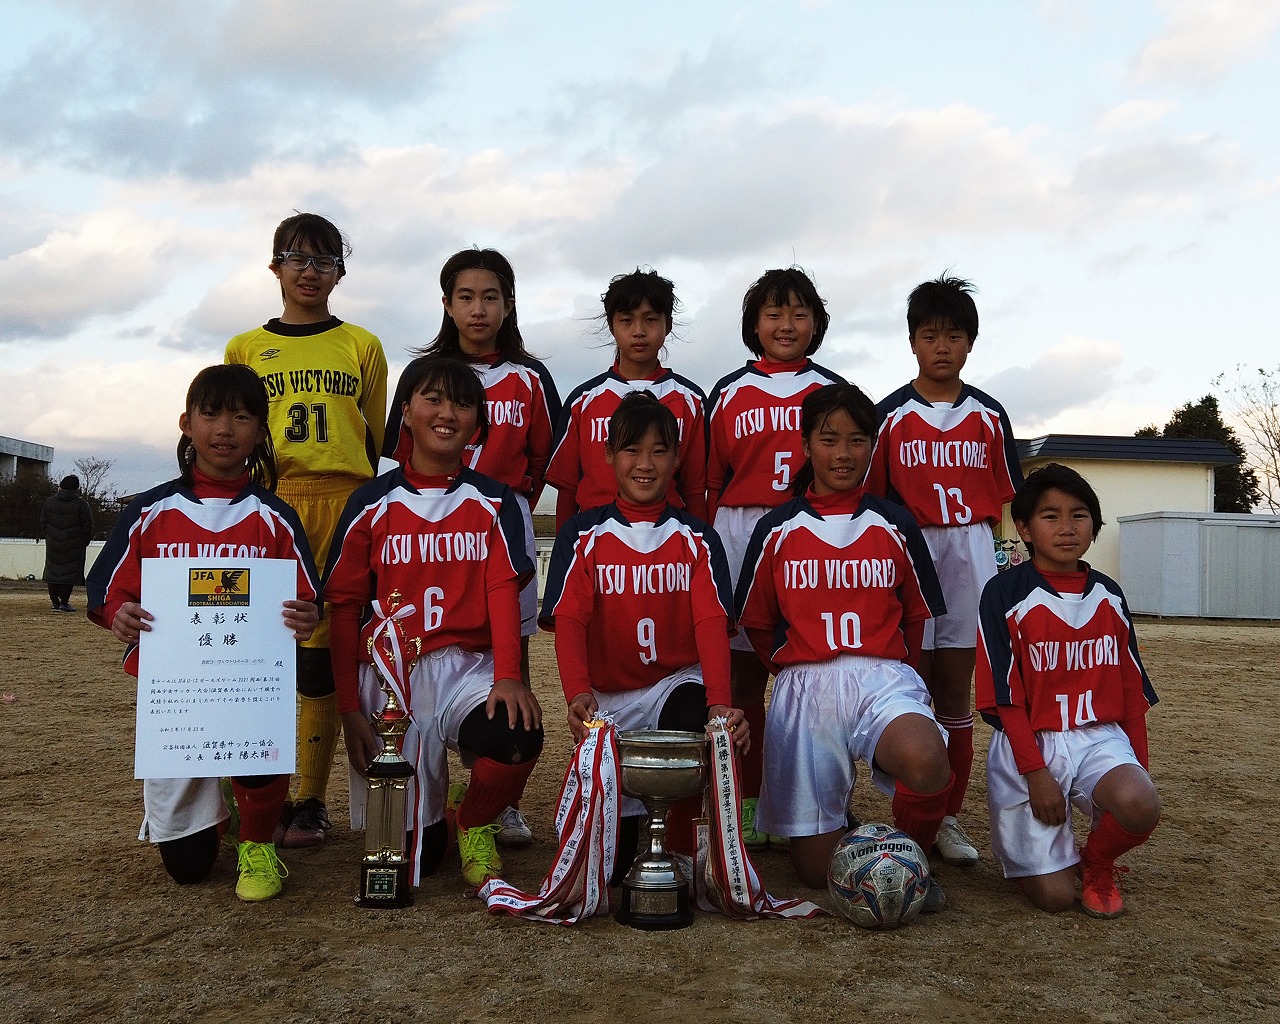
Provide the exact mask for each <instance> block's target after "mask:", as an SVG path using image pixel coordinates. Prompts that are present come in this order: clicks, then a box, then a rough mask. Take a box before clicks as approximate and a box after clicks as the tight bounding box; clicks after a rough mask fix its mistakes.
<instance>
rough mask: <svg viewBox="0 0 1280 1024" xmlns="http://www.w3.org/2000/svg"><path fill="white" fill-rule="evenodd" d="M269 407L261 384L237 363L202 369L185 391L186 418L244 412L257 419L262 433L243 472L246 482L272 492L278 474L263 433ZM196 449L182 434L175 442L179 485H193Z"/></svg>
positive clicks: (268, 436) (268, 435) (268, 440)
mask: <svg viewBox="0 0 1280 1024" xmlns="http://www.w3.org/2000/svg"><path fill="white" fill-rule="evenodd" d="M269 408H270V403H269V401H268V399H267V389H266V387H265V386H264V385H263V383H262V380H261V379H260V378H259V377H258V375H257V374H256V373H254V372H253V371H252V370H251V369H249V367H247V366H244V365H242V364H240V363H220V364H218V365H217V366H206V367H205V368H204V369H203V370H201V371H200V372H199V373H197V374H196V376H195V380H193V381H192V382H191V386H190V387H189V388H187V404H186V411H187V415H188V416H191V415H192V414H194V413H200V412H206V413H209V412H221V411H222V410H223V409H230V410H231V411H233V412H241V411H243V412H246V413H248V414H249V415H250V416H254V417H256V418H257V420H258V422H259V423H260V424H261V425H262V427H263V429H264V431H265V433H264V435H263V438H262V440H261V441H259V442H258V443H257V444H256V445H254V447H253V451H252V452H251V453H250V454H249V461H248V462H247V463H246V468H247V469H248V470H249V479H250V481H252V482H253V483H255V484H258V485H259V486H261V487H265V488H266V489H267V490H269V491H274V490H275V487H276V480H277V479H278V478H279V473H278V471H277V470H276V451H275V447H274V446H273V445H272V443H271V433H270V431H269V430H267V425H268V418H267V416H268V411H269ZM195 463H196V449H195V445H194V444H193V443H192V441H191V438H190V437H188V436H187V435H186V434H183V435H182V436H181V437H180V438H178V470H179V472H180V473H181V476H182V482H183V483H184V484H186V485H187V486H188V487H191V486H192V485H193V484H194V483H195V473H194V472H193V467H194V466H195Z"/></svg>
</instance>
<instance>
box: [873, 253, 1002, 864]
mask: <svg viewBox="0 0 1280 1024" xmlns="http://www.w3.org/2000/svg"><path fill="white" fill-rule="evenodd" d="M971 291H972V286H971V285H970V284H969V282H968V281H963V280H961V279H960V278H956V277H941V278H939V279H938V280H936V281H926V282H925V283H924V284H922V285H919V286H918V287H917V288H916V289H915V290H914V291H912V293H911V297H910V299H909V300H908V303H907V329H908V332H909V334H910V338H911V351H912V352H913V353H914V354H915V357H916V362H917V364H918V366H919V373H918V374H917V375H916V378H915V379H914V380H913V381H912V382H911V383H910V384H907V385H905V386H904V387H902V388H899V389H898V390H897V391H895V392H894V393H893V394H891V395H889V396H888V397H887V398H885V399H883V400H882V401H881V402H879V403H878V404H877V406H876V412H877V413H878V414H879V416H880V431H879V434H878V436H877V438H876V447H875V452H874V454H873V455H872V459H871V468H870V469H869V470H868V472H867V489H868V490H869V491H871V493H873V494H879V495H883V496H886V497H888V498H891V499H892V500H894V501H896V502H898V503H899V504H901V505H904V506H905V507H906V508H907V510H908V511H909V512H910V513H911V514H912V515H913V516H914V517H915V520H916V522H917V523H919V524H920V528H921V530H922V531H923V532H924V537H925V540H926V541H927V542H928V544H929V551H930V553H931V554H932V555H933V563H934V565H935V566H936V567H937V570H938V579H939V580H940V581H941V583H942V592H943V594H944V595H945V596H946V601H947V614H946V615H943V616H940V617H939V618H937V619H935V620H934V621H932V622H930V623H927V624H926V626H925V635H924V653H923V656H922V657H921V660H920V675H921V676H922V677H923V678H924V681H925V683H926V684H927V685H928V687H929V693H930V694H931V695H932V697H933V709H934V713H935V714H936V715H937V717H938V722H939V723H940V724H941V725H942V726H943V727H944V728H945V729H946V730H947V758H948V760H949V761H950V763H951V770H952V771H953V772H955V776H956V783H955V786H954V787H953V788H952V790H951V798H950V800H949V802H948V805H947V816H946V818H944V819H943V823H942V828H941V829H940V830H939V831H938V841H937V845H938V852H939V853H940V854H941V855H942V858H943V860H945V861H946V862H947V863H948V864H958V865H961V866H966V865H971V864H974V863H976V862H977V860H978V850H977V848H976V847H975V846H974V845H973V843H972V842H971V841H970V840H969V838H968V836H966V835H965V833H964V830H963V829H962V828H961V826H960V823H959V821H958V820H957V815H958V814H959V813H960V809H961V805H962V804H963V803H964V796H965V793H966V792H967V790H968V788H969V773H970V770H971V769H972V767H973V710H972V706H973V705H972V701H973V690H972V680H973V665H974V658H975V653H974V652H975V643H976V637H977V635H978V599H979V597H980V596H981V594H982V587H983V585H984V584H985V583H986V582H987V580H989V579H990V578H991V577H992V576H994V575H995V573H996V561H995V547H994V544H993V542H992V533H991V527H992V524H994V523H996V522H999V520H1000V516H1001V512H1002V509H1003V507H1004V505H1005V503H1006V502H1008V501H1009V499H1010V498H1012V497H1013V494H1014V491H1016V490H1017V489H1018V485H1019V484H1020V483H1021V482H1022V471H1021V469H1020V467H1019V465H1018V453H1017V450H1016V448H1015V447H1014V440H1013V429H1012V428H1011V427H1010V425H1009V417H1008V416H1007V415H1006V414H1005V411H1004V409H1003V408H1001V406H1000V403H998V402H997V401H996V400H995V399H993V398H991V396H989V395H986V394H983V393H982V392H981V391H979V390H977V389H976V388H973V387H970V386H969V385H968V384H965V383H964V381H962V380H961V379H960V371H961V370H962V369H964V365H965V360H966V359H967V358H968V356H969V353H970V352H972V351H973V342H974V340H975V339H976V338H977V337H978V309H977V306H976V305H975V304H974V301H973V297H972V295H971V294H970V292H971Z"/></svg>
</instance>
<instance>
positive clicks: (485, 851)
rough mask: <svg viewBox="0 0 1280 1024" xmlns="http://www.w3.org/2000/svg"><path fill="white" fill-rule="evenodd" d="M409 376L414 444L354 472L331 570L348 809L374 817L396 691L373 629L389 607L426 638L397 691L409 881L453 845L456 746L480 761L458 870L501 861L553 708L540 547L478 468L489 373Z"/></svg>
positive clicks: (404, 628) (463, 812)
mask: <svg viewBox="0 0 1280 1024" xmlns="http://www.w3.org/2000/svg"><path fill="white" fill-rule="evenodd" d="M412 367H413V374H412V376H411V377H410V378H407V379H403V380H402V381H401V385H402V391H401V393H402V394H404V395H406V396H407V397H406V398H405V399H404V400H403V402H402V404H401V415H402V417H403V422H404V425H405V427H406V428H407V429H408V431H409V434H410V436H411V437H412V438H413V450H412V453H411V454H410V455H409V458H408V460H407V461H406V462H405V464H404V465H403V466H401V467H398V468H396V469H394V470H392V471H391V472H389V473H386V474H384V475H382V476H380V477H378V478H377V479H375V480H372V481H370V482H369V483H367V484H365V485H364V486H363V487H361V488H359V489H358V490H357V491H356V492H355V493H354V494H353V495H352V496H351V499H350V500H349V501H348V502H347V507H346V509H345V511H344V512H343V514H342V518H341V519H340V520H339V523H338V530H337V534H336V537H335V539H334V543H333V547H332V548H331V550H330V555H329V562H328V567H327V569H326V573H325V584H324V596H325V601H326V602H327V603H329V604H330V605H331V606H332V611H331V616H332V618H331V625H330V631H331V636H332V650H333V669H334V680H335V683H336V684H337V692H338V711H339V714H340V715H341V716H342V724H343V738H344V740H345V742H346V746H347V757H348V760H349V761H350V764H351V769H352V778H351V782H352V785H351V822H352V826H353V827H356V828H360V827H363V825H364V821H365V800H366V796H367V784H366V782H365V779H364V773H365V771H366V769H367V767H368V766H369V764H370V763H371V762H372V761H373V759H374V757H375V756H377V754H378V753H379V751H381V749H382V744H381V742H380V741H379V740H378V738H377V737H376V736H375V734H374V731H373V728H372V726H371V725H370V716H371V714H372V713H373V712H374V711H376V710H378V709H379V708H381V707H382V703H383V700H384V699H385V697H384V694H383V692H382V690H381V688H380V687H379V685H378V681H377V675H376V673H375V671H374V667H373V664H372V655H371V653H370V647H369V644H370V641H371V640H372V639H373V637H374V635H375V633H377V632H379V631H380V630H382V629H385V626H386V620H387V619H388V618H394V619H395V620H396V621H397V624H398V625H399V626H400V627H401V628H400V629H399V630H398V631H397V632H399V633H400V634H401V635H402V636H403V638H404V641H405V643H406V645H407V646H408V647H409V648H410V649H412V650H414V651H417V652H420V653H419V656H418V657H417V660H416V661H415V662H414V663H413V664H412V666H411V667H410V668H409V669H408V671H407V673H405V686H404V689H405V690H406V691H407V692H405V693H404V694H402V695H400V696H403V698H404V699H403V701H402V702H401V703H402V705H403V706H404V708H405V710H407V711H408V713H409V714H410V716H411V717H412V724H411V725H410V726H409V729H408V732H407V733H406V734H405V739H404V742H403V753H404V756H405V759H406V760H408V761H409V763H410V764H412V765H413V766H414V769H415V774H414V778H413V779H412V780H410V784H409V790H408V794H407V806H406V821H405V830H406V831H407V832H408V833H409V834H410V840H409V853H410V857H411V862H412V865H413V868H412V877H411V882H412V884H413V885H417V884H418V882H419V879H420V877H421V875H422V874H429V873H430V872H432V871H434V870H435V868H436V867H437V866H439V864H440V862H441V860H443V858H444V854H445V851H446V850H447V848H448V839H449V836H448V826H447V824H446V821H445V802H446V793H447V789H448V782H449V777H448V750H449V749H452V750H455V751H457V752H458V753H459V754H460V755H461V757H462V759H463V763H464V764H467V765H468V766H469V767H470V768H471V785H470V786H469V787H468V789H467V794H466V797H465V798H464V799H463V801H462V803H461V804H460V805H459V806H458V808H457V812H456V818H455V821H456V825H457V831H458V848H459V852H460V853H461V856H462V877H463V879H464V880H465V881H466V882H467V883H468V884H469V885H473V886H479V885H481V884H483V883H484V882H485V880H486V879H488V878H492V877H494V876H495V875H497V874H498V872H499V871H501V869H502V861H501V859H500V858H499V856H498V852H497V847H496V845H495V837H496V834H497V831H498V828H499V826H498V825H497V824H496V823H495V821H494V819H496V818H497V817H498V816H499V814H500V813H501V812H502V810H503V809H504V808H505V807H508V806H511V805H513V804H514V803H515V802H516V801H517V800H518V799H519V796H520V793H521V791H522V790H523V789H524V784H525V781H526V780H527V779H528V777H529V775H530V773H531V772H532V771H533V767H534V765H535V763H536V762H537V759H538V755H539V754H540V753H541V752H542V710H541V708H540V707H539V706H538V701H537V698H535V697H534V695H533V692H532V691H531V690H530V689H529V688H528V687H526V686H524V685H523V684H522V683H521V681H520V604H519V592H520V587H521V586H523V584H524V583H525V582H526V581H527V580H528V579H529V578H530V577H531V575H532V573H533V571H534V569H533V563H532V561H531V560H530V559H529V557H528V555H527V554H526V552H525V537H524V522H523V516H522V513H521V510H520V506H519V504H518V502H517V501H516V497H515V494H514V492H512V490H511V488H509V487H507V486H506V485H505V484H500V483H498V482H496V481H494V480H491V479H490V478H489V477H486V476H483V475H481V474H479V473H477V472H475V471H474V470H471V469H469V468H467V466H466V465H465V464H464V461H463V453H464V451H465V450H466V447H467V445H468V444H469V443H471V442H472V439H473V438H477V435H478V439H479V443H483V442H484V439H485V437H486V436H487V433H488V427H489V417H488V410H487V406H486V402H485V393H484V386H483V385H482V384H481V382H480V379H479V378H478V377H477V376H476V374H475V371H474V370H472V368H471V367H470V366H469V365H468V364H466V363H464V362H461V361H459V360H456V359H448V358H427V359H419V360H416V361H415V362H414V363H413V364H412Z"/></svg>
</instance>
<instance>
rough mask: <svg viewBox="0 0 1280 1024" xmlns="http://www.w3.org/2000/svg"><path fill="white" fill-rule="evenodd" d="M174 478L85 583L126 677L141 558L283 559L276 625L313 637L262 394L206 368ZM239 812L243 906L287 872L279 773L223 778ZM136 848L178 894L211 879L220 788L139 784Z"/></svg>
mask: <svg viewBox="0 0 1280 1024" xmlns="http://www.w3.org/2000/svg"><path fill="white" fill-rule="evenodd" d="M178 426H179V429H181V431H182V437H181V439H180V440H179V441H178V466H179V468H180V469H181V471H182V475H181V476H179V477H178V479H176V480H171V481H169V482H168V483H166V484H161V485H160V486H158V487H153V488H152V489H151V490H149V491H146V492H144V493H143V494H140V495H138V497H136V498H135V499H134V500H133V501H132V502H131V503H130V505H129V507H128V508H126V509H125V511H124V512H123V513H122V514H121V516H120V518H119V519H118V520H117V522H116V525H115V528H114V529H113V530H112V531H111V536H110V537H109V538H108V539H107V543H106V546H105V547H104V548H103V549H102V553H101V554H100V555H99V556H98V559H97V561H96V562H95V563H94V566H93V569H92V570H91V571H90V573H89V577H88V583H87V590H88V595H89V618H90V620H91V621H93V622H96V623H97V624H98V625H100V626H102V627H104V628H106V629H109V630H111V632H112V634H113V635H114V636H115V637H116V639H118V640H120V641H122V642H123V643H125V644H127V645H128V646H127V647H126V648H125V656H124V668H125V671H126V672H128V673H130V674H131V675H135V676H136V675H137V674H138V639H139V636H140V635H141V634H142V633H146V632H149V631H150V630H151V626H150V623H151V622H152V621H153V620H154V616H153V615H152V614H151V612H149V611H147V610H146V609H144V608H143V607H142V605H141V604H139V600H140V598H141V593H142V560H143V559H144V558H159V557H164V556H165V555H167V554H172V553H173V552H175V551H185V550H187V549H190V550H195V548H196V544H197V543H199V544H201V545H215V546H216V545H224V544H225V545H230V546H231V547H233V548H245V547H248V548H253V549H255V550H261V551H263V552H265V554H264V556H263V557H269V558H284V559H291V560H293V561H295V562H296V563H297V566H298V597H297V599H296V600H292V601H286V602H285V603H284V609H283V612H284V622H285V625H286V626H287V627H288V629H289V630H290V631H291V632H292V633H293V636H294V638H295V639H296V640H299V641H302V640H306V639H307V638H308V637H310V636H311V634H312V632H313V631H314V630H315V627H316V622H317V621H318V619H319V613H318V611H317V608H316V604H315V601H316V594H317V592H318V589H319V587H318V585H317V581H316V571H315V568H314V567H313V565H312V561H311V549H310V547H308V545H307V537H306V534H305V533H304V532H303V529H302V523H301V522H300V521H299V519H298V517H297V515H296V514H295V513H294V511H293V509H292V508H290V507H289V506H288V505H287V504H285V503H284V502H283V501H281V500H280V499H279V498H277V497H276V496H275V495H274V494H273V493H272V489H273V488H274V486H275V482H276V463H275V454H274V452H273V449H272V446H271V438H270V436H269V435H268V434H267V392H266V388H265V387H264V386H263V384H262V381H261V380H259V379H258V375H257V374H256V373H254V372H253V371H252V370H250V369H249V368H248V367H246V366H210V367H208V368H206V369H204V370H201V371H200V373H199V374H197V375H196V378H195V380H193V381H192V382H191V387H190V389H189V390H188V391H187V404H186V411H185V412H184V413H183V414H182V415H181V416H180V417H179V419H178ZM231 789H232V792H233V793H234V794H235V801H236V804H237V806H238V809H239V813H240V834H239V838H240V844H239V851H238V854H239V856H238V869H239V878H238V880H237V882H236V895H237V896H239V897H240V898H241V899H242V900H247V901H251V902H252V901H258V900H266V899H270V898H271V897H273V896H276V895H278V894H279V893H280V890H281V888H282V885H283V883H282V878H283V876H284V875H285V874H287V871H286V870H285V867H284V865H283V864H282V863H281V862H280V859H279V858H278V857H277V856H276V848H275V846H274V844H273V842H272V833H273V832H274V831H275V827H276V823H277V822H278V821H279V820H280V814H281V811H282V809H283V808H284V803H285V798H286V797H287V796H288V793H289V776H288V775H255V776H248V777H240V778H233V779H232V780H231ZM142 795H143V805H144V809H145V818H144V820H143V823H142V831H141V833H140V834H139V838H140V839H143V838H147V837H148V836H149V837H150V839H151V841H152V842H153V843H155V844H156V846H157V847H158V848H159V851H160V859H161V861H162V862H163V863H164V867H165V870H166V871H167V872H168V873H169V875H170V877H171V878H173V880H174V881H176V882H177V883H178V884H179V885H189V884H191V883H194V882H200V881H203V880H204V879H205V878H207V877H208V875H209V872H210V871H211V870H212V869H213V864H214V860H215V859H216V857H217V855H218V844H219V841H220V840H221V838H222V834H223V832H225V831H226V827H227V821H228V818H229V817H230V813H229V811H228V810H227V805H226V802H225V800H224V799H223V795H222V789H221V786H220V783H219V780H218V779H216V778H203V779H147V780H145V782H144V783H143V787H142Z"/></svg>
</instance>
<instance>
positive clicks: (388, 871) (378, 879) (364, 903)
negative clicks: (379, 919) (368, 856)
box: [356, 861, 413, 910]
mask: <svg viewBox="0 0 1280 1024" xmlns="http://www.w3.org/2000/svg"><path fill="white" fill-rule="evenodd" d="M412 903H413V887H412V886H411V885H410V884H409V863H408V861H404V862H402V863H400V864H376V863H375V864H361V865H360V894H359V895H358V896H357V897H356V906H358V907H365V908H366V909H373V910H398V909H399V908H401V907H407V906H410V905H411V904H412Z"/></svg>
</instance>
